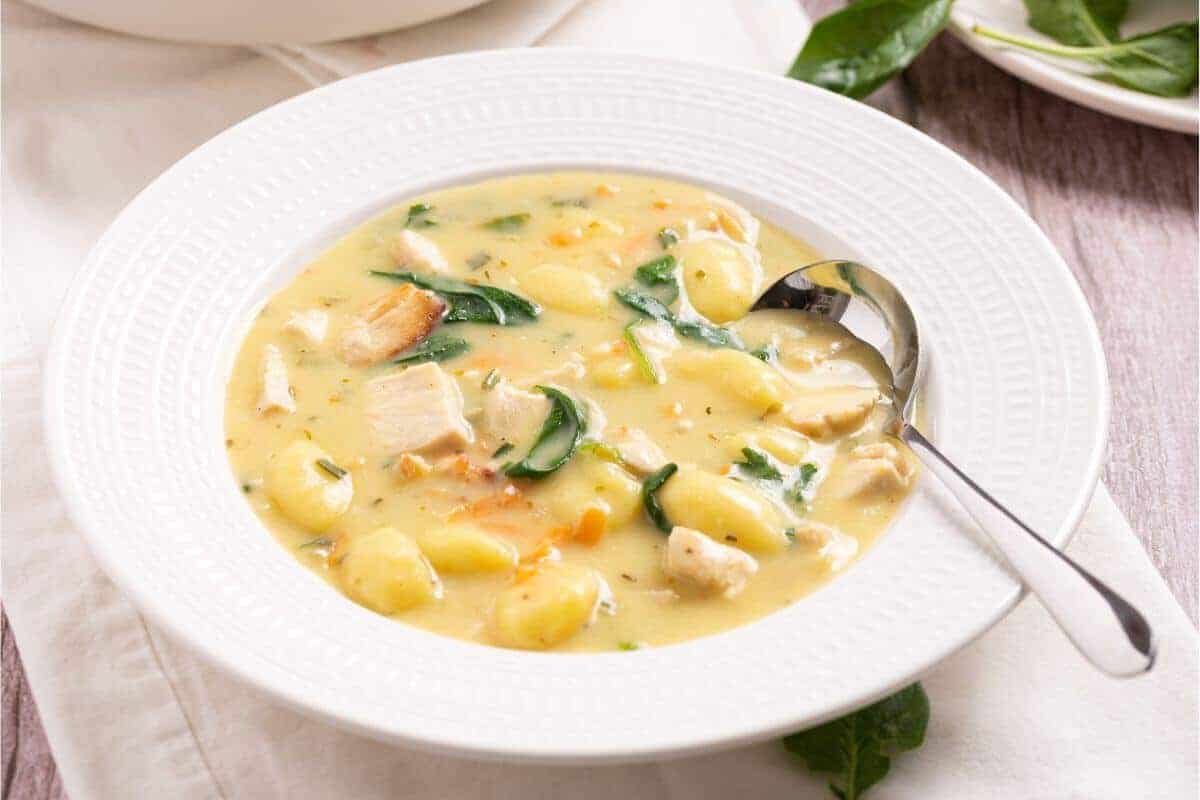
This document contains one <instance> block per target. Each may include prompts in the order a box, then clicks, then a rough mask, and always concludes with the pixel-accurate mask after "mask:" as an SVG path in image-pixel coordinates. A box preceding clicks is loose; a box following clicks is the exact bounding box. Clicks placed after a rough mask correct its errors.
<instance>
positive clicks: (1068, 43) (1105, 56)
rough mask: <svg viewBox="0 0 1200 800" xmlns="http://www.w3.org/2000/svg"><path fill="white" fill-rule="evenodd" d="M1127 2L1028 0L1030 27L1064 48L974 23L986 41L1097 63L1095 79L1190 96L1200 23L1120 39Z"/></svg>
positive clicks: (1171, 95) (1170, 27)
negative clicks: (1121, 24)
mask: <svg viewBox="0 0 1200 800" xmlns="http://www.w3.org/2000/svg"><path fill="white" fill-rule="evenodd" d="M1126 5H1127V4H1126V3H1124V2H1119V1H1118V0H1026V2H1025V6H1026V8H1027V9H1028V11H1029V24H1030V26H1031V27H1033V28H1035V29H1037V30H1038V31H1041V32H1042V33H1044V34H1046V35H1047V36H1050V37H1052V38H1054V39H1056V40H1057V41H1058V42H1059V43H1060V44H1055V43H1048V42H1045V41H1038V40H1034V39H1028V38H1025V37H1022V36H1014V35H1012V34H1009V33H1006V32H1004V31H998V30H994V29H992V28H988V27H985V26H981V25H976V26H975V27H974V28H973V29H972V30H973V31H974V32H975V33H976V34H978V35H980V36H983V37H984V38H987V39H992V40H994V41H998V42H1002V43H1004V44H1007V45H1011V46H1013V47H1019V48H1021V49H1023V50H1028V51H1030V52H1034V53H1042V54H1045V55H1050V56H1056V57H1058V58H1068V59H1073V60H1076V61H1082V62H1085V63H1090V64H1093V65H1095V66H1096V67H1098V68H1099V69H1100V71H1099V73H1098V74H1097V75H1096V77H1098V78H1100V79H1102V80H1109V81H1112V82H1113V83H1116V84H1117V85H1119V86H1124V87H1125V88H1127V89H1133V90H1134V91H1139V92H1145V93H1147V94H1153V95H1159V96H1161V97H1183V96H1186V95H1188V94H1190V93H1191V91H1192V87H1194V86H1195V85H1196V75H1197V52H1196V47H1197V23H1196V22H1195V21H1192V22H1183V23H1178V24H1175V25H1169V26H1167V27H1165V28H1161V29H1159V30H1156V31H1151V32H1150V33H1144V34H1142V35H1140V36H1134V37H1132V38H1129V39H1121V38H1120V35H1119V33H1118V27H1119V25H1120V22H1121V20H1122V18H1123V17H1124V15H1125V9H1126Z"/></svg>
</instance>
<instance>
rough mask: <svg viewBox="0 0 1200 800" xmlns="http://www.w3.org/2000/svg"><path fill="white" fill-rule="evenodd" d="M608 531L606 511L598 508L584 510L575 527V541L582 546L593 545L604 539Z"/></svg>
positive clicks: (592, 507) (591, 507)
mask: <svg viewBox="0 0 1200 800" xmlns="http://www.w3.org/2000/svg"><path fill="white" fill-rule="evenodd" d="M607 529H608V511H607V510H605V509H603V508H601V507H599V506H590V507H588V508H586V509H584V511H583V513H582V514H581V515H580V516H579V524H578V525H576V527H575V539H576V541H578V542H580V543H582V544H588V545H593V544H596V543H597V542H599V541H600V540H601V539H602V538H603V537H604V532H605V531H606V530H607Z"/></svg>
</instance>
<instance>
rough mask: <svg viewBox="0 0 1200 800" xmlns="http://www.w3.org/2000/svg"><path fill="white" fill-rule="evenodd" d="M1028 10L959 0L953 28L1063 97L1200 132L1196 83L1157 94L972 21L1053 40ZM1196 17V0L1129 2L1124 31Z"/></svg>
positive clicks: (1009, 1) (1014, 1)
mask: <svg viewBox="0 0 1200 800" xmlns="http://www.w3.org/2000/svg"><path fill="white" fill-rule="evenodd" d="M1026 16H1027V14H1026V11H1025V5H1024V4H1023V3H1022V2H1021V0H958V2H957V3H955V4H954V9H953V10H952V11H951V12H950V31H951V32H952V33H953V34H954V35H955V36H956V37H958V38H959V39H960V40H961V41H962V42H963V43H964V44H966V45H967V46H968V47H970V48H971V49H972V50H974V51H975V52H976V53H979V54H980V55H981V56H983V57H984V58H986V59H987V60H988V61H991V62H992V63H993V64H995V65H996V66H998V67H1000V69H1002V70H1005V71H1007V72H1011V73H1012V74H1013V75H1015V76H1017V77H1018V78H1021V79H1022V80H1026V81H1029V82H1030V83H1032V84H1033V85H1034V86H1037V87H1040V88H1042V89H1045V90H1046V91H1048V92H1052V93H1053V94H1056V95H1058V96H1059V97H1065V98H1066V99H1068V100H1071V101H1073V102H1075V103H1079V104H1080V105H1082V106H1087V107H1088V108H1093V109H1095V110H1096V111H1100V112H1103V113H1105V114H1111V115H1113V116H1114V117H1120V118H1122V119H1127V120H1131V121H1133V122H1140V123H1142V124H1143V125H1153V126H1154V127H1156V128H1166V129H1167V130H1172V131H1180V132H1182V133H1190V134H1192V135H1193V136H1194V135H1196V134H1197V133H1198V132H1200V102H1198V101H1197V96H1196V91H1195V90H1194V89H1193V90H1192V94H1191V95H1190V96H1188V97H1156V96H1155V95H1152V94H1146V93H1144V92H1135V91H1133V90H1132V89H1125V88H1122V87H1120V86H1117V85H1115V84H1111V83H1107V82H1105V81H1101V80H1096V79H1095V78H1091V77H1088V75H1087V74H1085V73H1086V72H1088V71H1094V69H1095V68H1094V67H1091V66H1089V65H1087V64H1081V63H1078V62H1074V61H1070V60H1068V59H1056V58H1051V57H1049V56H1045V55H1042V54H1030V53H1027V52H1024V51H1022V50H1018V49H1015V48H1012V47H1008V46H1006V45H1003V44H1001V43H999V42H996V41H993V40H990V39H985V38H983V37H981V36H977V35H976V34H973V33H971V27H972V26H973V25H976V24H979V25H986V26H987V27H989V28H996V29H997V30H1001V31H1005V32H1006V33H1012V34H1014V35H1017V36H1027V37H1030V38H1033V39H1040V40H1043V41H1052V40H1051V39H1049V38H1048V37H1046V36H1043V35H1042V34H1040V33H1038V32H1037V31H1035V30H1034V29H1033V28H1030V27H1029V25H1028V24H1026V21H1025V20H1026ZM1195 18H1196V4H1195V3H1194V2H1193V3H1189V2H1185V0H1144V1H1143V2H1135V3H1131V4H1130V9H1129V18H1128V19H1127V20H1126V22H1125V24H1124V25H1122V26H1121V33H1122V35H1125V36H1131V35H1134V34H1137V33H1145V32H1146V31H1152V30H1155V29H1156V28H1162V27H1165V26H1167V25H1170V24H1172V23H1175V22H1185V21H1188V20H1192V19H1195Z"/></svg>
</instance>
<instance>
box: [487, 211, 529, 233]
mask: <svg viewBox="0 0 1200 800" xmlns="http://www.w3.org/2000/svg"><path fill="white" fill-rule="evenodd" d="M526 222H529V214H528V213H526V212H522V213H520V214H509V215H508V216H507V217H496V218H495V219H492V220H488V221H487V222H485V223H483V227H485V228H487V229H488V230H491V231H498V232H499V233H516V232H517V231H519V230H521V228H524V227H525V223H526Z"/></svg>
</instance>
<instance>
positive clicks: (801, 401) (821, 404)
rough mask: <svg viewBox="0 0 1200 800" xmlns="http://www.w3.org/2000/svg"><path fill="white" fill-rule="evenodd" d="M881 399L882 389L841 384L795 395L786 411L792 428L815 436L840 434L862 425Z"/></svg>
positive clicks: (823, 436)
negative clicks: (832, 387)
mask: <svg viewBox="0 0 1200 800" xmlns="http://www.w3.org/2000/svg"><path fill="white" fill-rule="evenodd" d="M877 402H879V391H878V390H876V389H868V388H863V387H859V386H839V387H837V388H834V389H823V390H818V391H813V392H809V393H806V394H804V395H801V396H799V397H796V398H795V399H793V400H791V401H790V402H789V403H788V404H787V406H786V407H785V408H784V411H783V415H784V418H785V419H787V421H788V423H790V424H791V426H792V427H793V428H795V429H796V430H798V431H800V432H801V433H803V434H804V435H805V436H811V437H812V438H814V439H828V438H830V437H832V436H841V435H842V434H845V433H850V432H851V431H853V430H855V429H857V428H859V427H860V426H862V424H863V423H864V422H866V420H867V417H868V416H870V414H871V411H872V409H874V408H875V404H876V403H877Z"/></svg>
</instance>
